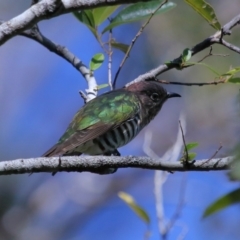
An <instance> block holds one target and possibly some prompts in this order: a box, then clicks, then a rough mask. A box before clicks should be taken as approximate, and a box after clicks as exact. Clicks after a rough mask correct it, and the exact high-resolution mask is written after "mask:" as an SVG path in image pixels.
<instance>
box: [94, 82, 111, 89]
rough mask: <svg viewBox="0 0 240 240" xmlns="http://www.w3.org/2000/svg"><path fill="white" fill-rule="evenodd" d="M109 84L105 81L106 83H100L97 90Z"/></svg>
mask: <svg viewBox="0 0 240 240" xmlns="http://www.w3.org/2000/svg"><path fill="white" fill-rule="evenodd" d="M108 86H109V84H108V83H104V84H101V85H98V86H97V90H100V89H102V88H106V87H108Z"/></svg>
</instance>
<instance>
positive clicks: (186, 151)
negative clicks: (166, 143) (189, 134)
mask: <svg viewBox="0 0 240 240" xmlns="http://www.w3.org/2000/svg"><path fill="white" fill-rule="evenodd" d="M179 126H180V129H181V133H182V140H183V145H184V149H185V153H186V159H185V162H186V163H188V149H187V145H186V141H185V137H184V133H183V128H182V124H181V120H179Z"/></svg>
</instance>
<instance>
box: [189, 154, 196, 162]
mask: <svg viewBox="0 0 240 240" xmlns="http://www.w3.org/2000/svg"><path fill="white" fill-rule="evenodd" d="M196 156H197V154H196V153H195V152H189V153H188V161H192V160H194V159H195V158H196Z"/></svg>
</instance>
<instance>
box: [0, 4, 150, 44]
mask: <svg viewBox="0 0 240 240" xmlns="http://www.w3.org/2000/svg"><path fill="white" fill-rule="evenodd" d="M146 1H147V0H146ZM134 2H140V0H130V1H129V0H111V1H106V0H88V1H81V0H42V1H39V2H38V3H36V4H34V5H32V6H31V7H29V8H28V9H27V10H26V11H24V12H23V13H21V14H20V15H18V16H16V17H14V18H12V19H11V20H9V21H7V22H4V23H3V24H2V25H1V26H0V45H2V44H3V43H5V42H6V41H7V40H9V39H10V38H12V37H14V36H16V35H18V34H20V33H21V32H23V31H24V30H26V29H28V28H31V27H32V26H33V25H34V24H36V23H38V22H39V21H41V20H43V19H49V18H53V17H56V16H58V15H61V14H65V13H69V12H73V11H77V10H83V9H88V8H95V7H100V6H107V5H108V6H109V5H119V4H124V3H128V4H129V3H134Z"/></svg>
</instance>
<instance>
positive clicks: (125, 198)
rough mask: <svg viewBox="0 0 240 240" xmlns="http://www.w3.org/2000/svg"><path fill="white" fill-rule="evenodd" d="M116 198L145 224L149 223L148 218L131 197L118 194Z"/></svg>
mask: <svg viewBox="0 0 240 240" xmlns="http://www.w3.org/2000/svg"><path fill="white" fill-rule="evenodd" d="M118 196H119V197H120V198H121V199H122V200H123V201H124V202H125V203H126V204H127V205H128V206H129V207H130V208H131V209H132V210H133V211H134V212H135V213H136V214H137V215H138V216H139V217H140V218H141V219H142V220H143V221H144V222H146V223H147V224H149V223H150V218H149V216H148V214H147V213H146V211H145V210H144V209H143V208H141V207H140V206H139V205H138V204H137V203H136V202H135V200H134V199H133V197H132V196H131V195H129V194H127V193H125V192H119V193H118Z"/></svg>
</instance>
